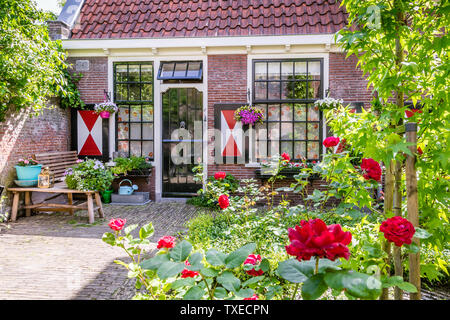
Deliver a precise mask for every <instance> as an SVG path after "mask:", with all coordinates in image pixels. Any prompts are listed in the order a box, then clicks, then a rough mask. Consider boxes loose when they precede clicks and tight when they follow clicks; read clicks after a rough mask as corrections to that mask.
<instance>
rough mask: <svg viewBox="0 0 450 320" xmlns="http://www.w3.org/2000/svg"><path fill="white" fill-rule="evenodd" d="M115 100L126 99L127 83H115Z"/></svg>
mask: <svg viewBox="0 0 450 320" xmlns="http://www.w3.org/2000/svg"><path fill="white" fill-rule="evenodd" d="M115 89H116V90H115V94H116V100H119V101H126V100H128V85H127V84H116V88H115Z"/></svg>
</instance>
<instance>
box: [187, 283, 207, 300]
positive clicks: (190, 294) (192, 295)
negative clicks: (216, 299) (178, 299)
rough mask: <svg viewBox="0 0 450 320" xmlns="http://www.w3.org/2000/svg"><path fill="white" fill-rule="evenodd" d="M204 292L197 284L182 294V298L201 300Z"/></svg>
mask: <svg viewBox="0 0 450 320" xmlns="http://www.w3.org/2000/svg"><path fill="white" fill-rule="evenodd" d="M204 294H205V290H204V289H202V288H200V287H199V286H194V287H192V288H190V289H189V290H188V291H187V292H186V293H185V294H184V296H183V300H201V298H202V297H203V295H204Z"/></svg>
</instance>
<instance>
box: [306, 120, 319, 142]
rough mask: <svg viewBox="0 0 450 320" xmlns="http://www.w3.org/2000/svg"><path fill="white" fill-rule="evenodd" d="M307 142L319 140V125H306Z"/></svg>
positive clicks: (316, 123)
mask: <svg viewBox="0 0 450 320" xmlns="http://www.w3.org/2000/svg"><path fill="white" fill-rule="evenodd" d="M308 140H319V123H318V122H315V123H308Z"/></svg>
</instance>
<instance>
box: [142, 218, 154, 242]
mask: <svg viewBox="0 0 450 320" xmlns="http://www.w3.org/2000/svg"><path fill="white" fill-rule="evenodd" d="M154 232H155V228H154V227H153V224H152V223H151V222H150V223H148V224H146V225H145V226H143V227H142V228H141V229H140V230H139V238H141V239H142V240H144V239H147V238H149V237H151V236H152V235H153V233H154Z"/></svg>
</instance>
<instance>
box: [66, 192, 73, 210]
mask: <svg viewBox="0 0 450 320" xmlns="http://www.w3.org/2000/svg"><path fill="white" fill-rule="evenodd" d="M67 203H68V204H70V205H73V195H72V193H68V194H67ZM69 213H70V215H72V216H73V214H74V210H73V209H69Z"/></svg>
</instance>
